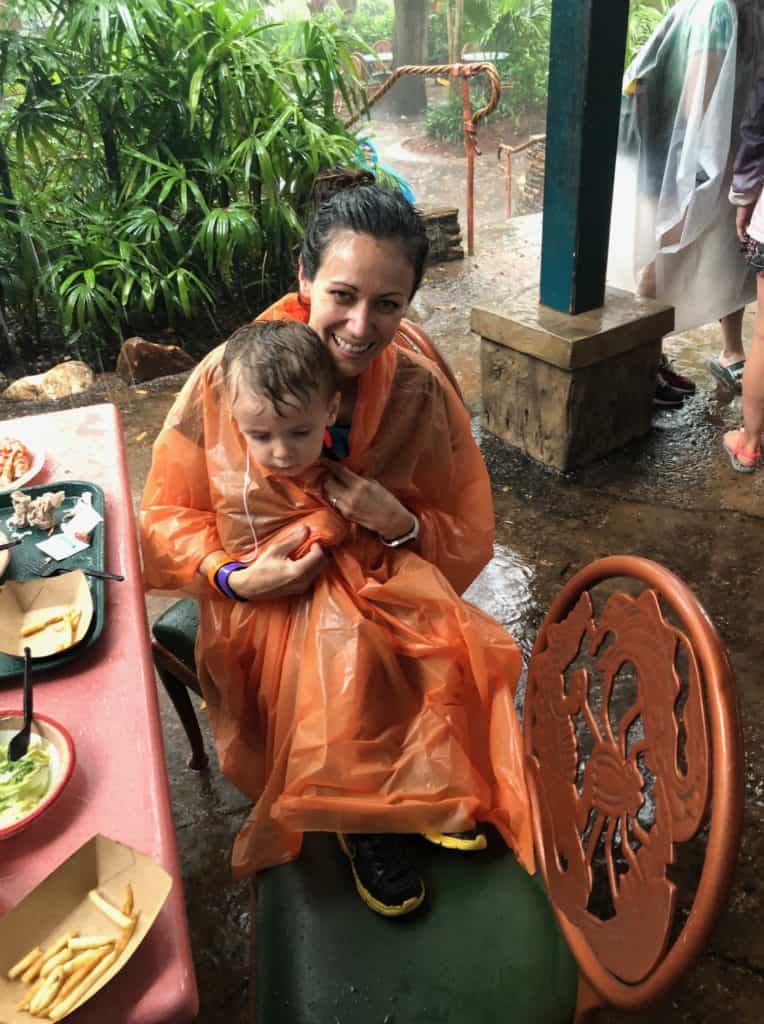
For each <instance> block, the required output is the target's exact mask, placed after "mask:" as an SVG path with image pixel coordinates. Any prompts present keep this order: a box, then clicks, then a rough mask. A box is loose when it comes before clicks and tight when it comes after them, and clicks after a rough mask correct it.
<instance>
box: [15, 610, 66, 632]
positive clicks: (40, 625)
mask: <svg viewBox="0 0 764 1024" xmlns="http://www.w3.org/2000/svg"><path fill="white" fill-rule="evenodd" d="M63 618H64V613H63V612H61V613H60V614H59V615H51V616H49V618H47V619H42V620H41V621H40V622H33V623H32V624H31V625H29V626H22V627H21V631H20V635H21V636H34V634H35V633H42V631H43V630H44V629H47V628H48V626H55V624H56V623H57V622H61V621H63Z"/></svg>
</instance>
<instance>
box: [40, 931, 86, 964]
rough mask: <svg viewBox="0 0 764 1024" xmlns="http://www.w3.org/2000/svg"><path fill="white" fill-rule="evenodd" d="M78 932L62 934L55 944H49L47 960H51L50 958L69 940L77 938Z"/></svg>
mask: <svg viewBox="0 0 764 1024" xmlns="http://www.w3.org/2000/svg"><path fill="white" fill-rule="evenodd" d="M77 934H78V933H77V932H67V933H66V935H62V936H61V937H60V938H58V939H56V941H55V942H54V943H53V945H52V946H49V947H48V948H47V949H46V950H45V961H47V960H50V958H51V957H52V956H55V955H56V953H60V952H61V950H62V949H63V948H64V946H66V945H67V943H68V942H69V940H70V939H73V938H75V936H76V935H77Z"/></svg>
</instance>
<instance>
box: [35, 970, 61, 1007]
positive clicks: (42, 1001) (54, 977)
mask: <svg viewBox="0 0 764 1024" xmlns="http://www.w3.org/2000/svg"><path fill="white" fill-rule="evenodd" d="M63 981H64V972H63V971H62V970H61V968H60V967H57V968H56V969H55V970H54V971H53V972H52V973H51V974H50V975H49V976H48V978H47V980H46V982H45V984H44V985H43V987H42V988H41V989H40V991H39V992H38V993H37V995H36V996H35V998H34V999H33V1000H32V1002H31V1003H30V1004H29V1012H30V1013H31V1014H33V1015H37V1014H40V1015H42V1014H43V1013H45V1011H46V1010H47V1009H48V1007H49V1006H50V1005H51V1003H52V1002H53V1000H54V999H55V998H56V996H57V995H58V992H59V990H60V988H61V985H62V984H63Z"/></svg>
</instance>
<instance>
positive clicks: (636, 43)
mask: <svg viewBox="0 0 764 1024" xmlns="http://www.w3.org/2000/svg"><path fill="white" fill-rule="evenodd" d="M674 2H675V0H631V6H630V9H629V34H628V36H627V37H626V66H627V67H628V66H629V64H631V62H632V60H633V59H634V57H635V56H636V55H637V53H638V52H639V50H640V48H641V47H642V46H643V44H644V43H646V42H647V40H648V39H649V38H650V36H651V35H652V34H653V32H654V31H655V29H656V28H657V27H658V25H659V24H660V22H661V20H662V19H663V18H664V17H665V16H666V14H667V13H668V12H669V10H670V9H671V7H673V5H674Z"/></svg>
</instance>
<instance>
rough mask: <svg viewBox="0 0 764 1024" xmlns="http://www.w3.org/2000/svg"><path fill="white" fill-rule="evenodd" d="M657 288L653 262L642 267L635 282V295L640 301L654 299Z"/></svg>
mask: <svg viewBox="0 0 764 1024" xmlns="http://www.w3.org/2000/svg"><path fill="white" fill-rule="evenodd" d="M656 288H657V281H656V276H655V260H653V262H652V263H648V264H647V265H646V266H644V267H642V269H641V270H640V272H639V280H638V281H637V295H638V296H639V297H640V298H641V299H654V298H655V293H656Z"/></svg>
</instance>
